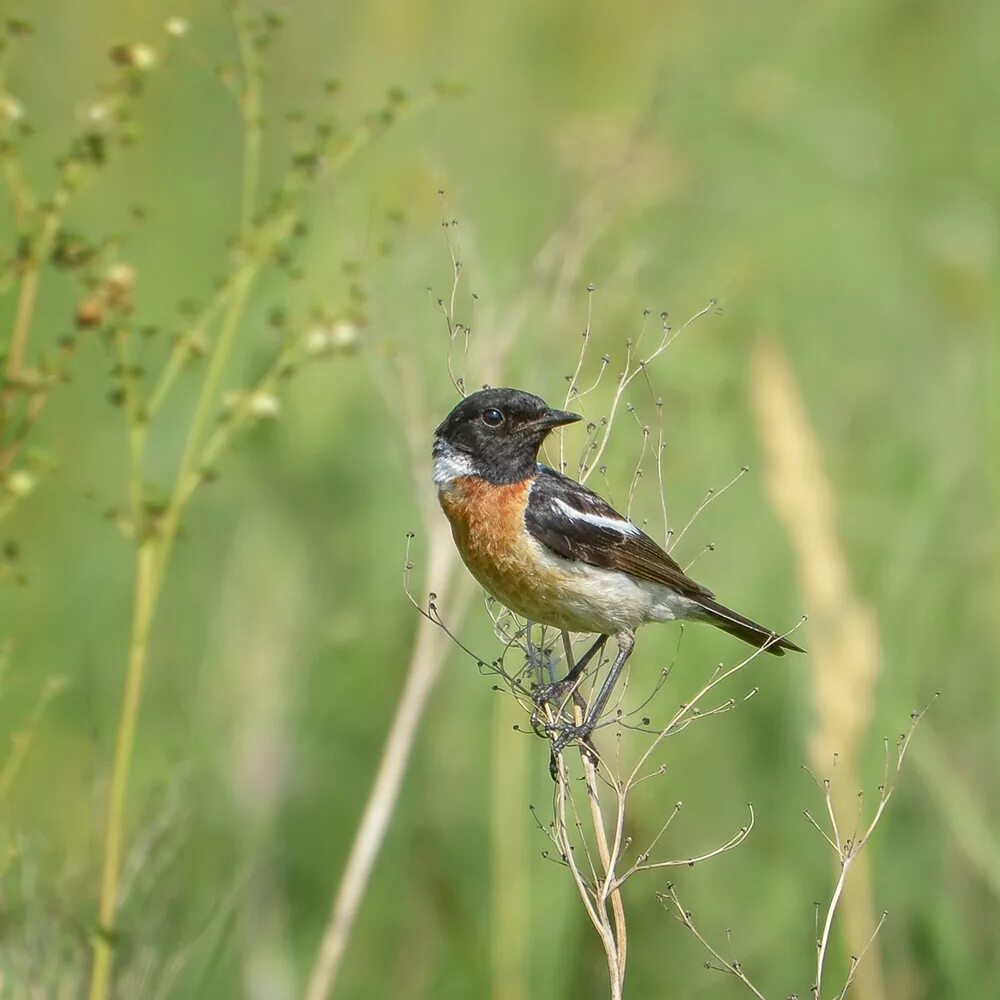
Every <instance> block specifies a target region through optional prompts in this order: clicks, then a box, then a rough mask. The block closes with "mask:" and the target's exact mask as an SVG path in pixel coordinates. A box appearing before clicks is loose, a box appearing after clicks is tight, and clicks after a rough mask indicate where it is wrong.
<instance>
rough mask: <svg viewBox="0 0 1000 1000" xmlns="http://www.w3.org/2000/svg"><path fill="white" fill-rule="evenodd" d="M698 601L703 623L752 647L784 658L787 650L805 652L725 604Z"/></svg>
mask: <svg viewBox="0 0 1000 1000" xmlns="http://www.w3.org/2000/svg"><path fill="white" fill-rule="evenodd" d="M696 600H697V601H698V603H699V604H700V605H701V606H702V609H703V610H704V612H705V613H704V615H703V616H699V617H700V618H701V620H702V621H705V622H708V623H709V624H711V625H714V626H715V627H716V628H721V629H722V631H723V632H728V633H729V634H730V635H735V636H736V638H737V639H742V640H743V641H744V642H746V643H749V644H750V645H751V646H756V647H757V648H758V649H763V650H764V651H765V652H768V653H773V654H774V655H775V656H784V655H785V650H786V649H791V650H793V651H794V652H796V653H804V652H805V650H804V649H803V648H802V647H801V646H796V645H795V643H794V642H792V641H791V640H789V639H785V638H783V637H782V636H780V635H778V633H777V632H772V631H771V629H769V628H764V626H763V625H758V624H757V622H755V621H752V620H751V619H749V618H744V616H743V615H741V614H739V613H738V612H736V611H733V610H731V609H730V608H727V607H726V606H725V605H724V604H719V602H718V601H715V600H712V598H710V597H698V598H696Z"/></svg>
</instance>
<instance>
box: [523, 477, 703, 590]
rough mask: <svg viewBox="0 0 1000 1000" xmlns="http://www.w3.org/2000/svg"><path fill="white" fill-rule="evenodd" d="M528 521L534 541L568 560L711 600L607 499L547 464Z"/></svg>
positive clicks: (533, 495)
mask: <svg viewBox="0 0 1000 1000" xmlns="http://www.w3.org/2000/svg"><path fill="white" fill-rule="evenodd" d="M524 520H525V524H526V526H527V528H528V531H529V532H530V533H531V534H532V536H533V537H534V538H536V539H538V541H540V542H541V543H542V544H543V545H545V546H547V547H548V548H550V549H551V550H552V551H553V552H555V553H556V554H557V555H560V556H562V557H563V558H565V559H578V560H579V561H580V562H585V563H587V564H588V565H590V566H600V567H602V568H604V569H617V570H621V571H622V572H624V573H628V574H630V575H631V576H634V577H638V578H639V579H640V580H649V581H651V582H653V583H661V584H663V585H664V586H666V587H670V588H672V589H673V590H676V591H677V592H678V593H681V594H684V595H686V596H688V597H692V598H696V599H700V598H709V599H710V598H711V597H712V592H711V591H710V590H708V589H706V588H705V587H703V586H702V585H701V584H700V583H696V582H695V581H694V580H692V579H691V577H689V576H687V574H685V572H684V571H683V570H682V569H681V568H680V566H678V565H677V563H676V562H675V561H674V560H673V559H672V558H671V557H670V556H669V555H667V553H666V552H664V551H663V549H662V548H660V546H659V545H657V544H656V542H654V541H653V539H652V538H650V537H649V535H647V534H646V533H645V532H644V531H642V530H640V529H639V528H637V527H636V526H635V525H634V524H632V522H631V521H628V520H627V519H626V518H624V517H622V516H621V514H619V513H618V511H616V510H615V509H614V507H612V506H611V504H609V503H608V502H607V501H606V500H604V499H603V498H602V497H599V496H598V495H597V494H596V493H594V492H593V490H588V489H587V487H586V486H582V485H580V483H578V482H577V481H576V480H575V479H570V478H569V477H568V476H563V475H561V474H560V473H558V472H556V471H555V470H554V469H550V468H548V467H547V466H544V465H543V466H539V470H538V477H537V478H536V479H535V482H534V483H533V485H532V487H531V494H530V496H529V497H528V507H527V509H526V510H525V512H524Z"/></svg>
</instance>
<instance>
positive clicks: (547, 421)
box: [533, 410, 583, 431]
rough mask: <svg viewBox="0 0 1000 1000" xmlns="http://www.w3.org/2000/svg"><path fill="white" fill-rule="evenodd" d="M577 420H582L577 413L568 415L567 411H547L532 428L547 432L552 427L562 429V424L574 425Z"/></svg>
mask: <svg viewBox="0 0 1000 1000" xmlns="http://www.w3.org/2000/svg"><path fill="white" fill-rule="evenodd" d="M578 420H583V417H581V416H580V414H579V413H570V412H569V411H568V410H549V412H548V413H546V414H544V415H543V416H541V417H539V418H538V419H537V420H536V421H535V422H534V424H533V426H534V427H535V428H537V429H538V430H544V431H548V430H551V429H552V428H553V427H562V426H563V425H564V424H575V423H576V422H577V421H578Z"/></svg>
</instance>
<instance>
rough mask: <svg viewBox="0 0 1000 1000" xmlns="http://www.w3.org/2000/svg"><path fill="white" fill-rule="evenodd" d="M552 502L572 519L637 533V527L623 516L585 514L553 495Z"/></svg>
mask: <svg viewBox="0 0 1000 1000" xmlns="http://www.w3.org/2000/svg"><path fill="white" fill-rule="evenodd" d="M552 502H553V503H555V504H558V505H559V507H560V508H561V509H562V511H563V513H564V514H566V516H567V517H571V518H572V519H573V520H574V521H583V522H585V523H586V524H593V525H594V526H595V527H599V528H611V529H612V530H614V531H620V532H621V533H622V534H623V535H625V536H628V535H638V534H639V529H638V528H637V527H636V526H635V525H634V524H633V523H632V522H631V521H626V520H624V519H623V518H620V517H606V516H605V515H603V514H587V513H585V512H584V511H582V510H577V509H576V508H575V507H571V506H570V505H569V504H568V503H566V501H565V500H562V499H560V498H559V497H553V498H552Z"/></svg>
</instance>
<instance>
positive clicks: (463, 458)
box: [434, 438, 477, 489]
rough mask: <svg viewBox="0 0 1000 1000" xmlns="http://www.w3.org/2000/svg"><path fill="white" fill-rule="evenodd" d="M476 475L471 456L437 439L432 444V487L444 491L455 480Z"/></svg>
mask: <svg viewBox="0 0 1000 1000" xmlns="http://www.w3.org/2000/svg"><path fill="white" fill-rule="evenodd" d="M476 473H477V469H476V465H475V463H474V462H473V461H472V456H471V455H467V454H466V453H465V452H462V451H459V450H458V449H457V448H454V447H453V446H452V445H450V444H448V442H447V441H443V440H442V439H441V438H437V440H435V442H434V485H435V486H437V487H438V489H446V488H447V487H449V486H451V484H452V483H453V482H454V481H455V480H456V479H461V478H462V477H463V476H474V475H476Z"/></svg>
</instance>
